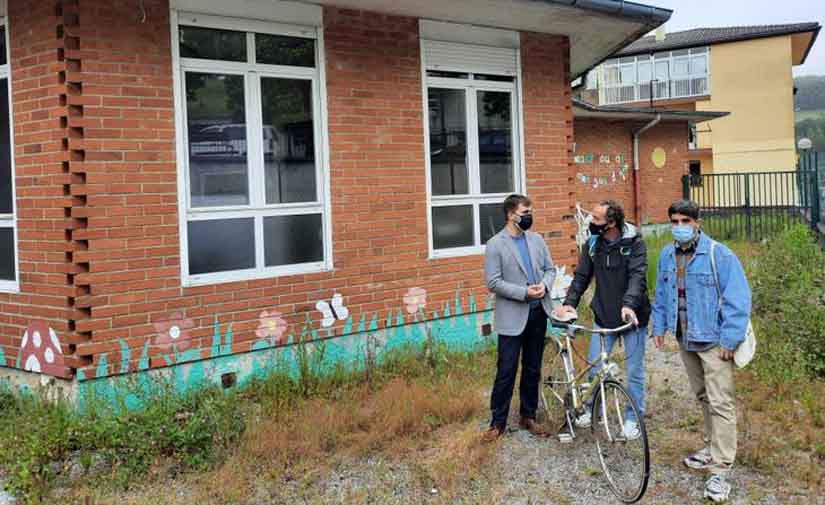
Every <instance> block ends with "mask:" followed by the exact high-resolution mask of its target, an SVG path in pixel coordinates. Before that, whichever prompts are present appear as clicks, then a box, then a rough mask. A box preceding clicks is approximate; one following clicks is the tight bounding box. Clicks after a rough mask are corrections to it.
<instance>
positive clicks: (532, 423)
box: [518, 417, 549, 437]
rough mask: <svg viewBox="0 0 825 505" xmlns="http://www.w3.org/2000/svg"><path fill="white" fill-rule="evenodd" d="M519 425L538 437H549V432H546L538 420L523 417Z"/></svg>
mask: <svg viewBox="0 0 825 505" xmlns="http://www.w3.org/2000/svg"><path fill="white" fill-rule="evenodd" d="M518 425H519V427H520V428H521V429H523V430H527V431H529V432H530V433H532V434H533V435H535V436H537V437H547V436H549V434H548V433H547V430H545V429H544V427H543V426H542V425H540V424H539V423H537V422H536V420H535V419H533V418H531V417H522V418H521V420H520V421H519V423H518Z"/></svg>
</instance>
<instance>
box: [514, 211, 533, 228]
mask: <svg viewBox="0 0 825 505" xmlns="http://www.w3.org/2000/svg"><path fill="white" fill-rule="evenodd" d="M516 224H517V225H518V227H519V228H521V229H522V230H523V231H527V230H529V229H530V227H531V226H533V214H525V215H523V216H521V217H520V218H519V222H518V223H516Z"/></svg>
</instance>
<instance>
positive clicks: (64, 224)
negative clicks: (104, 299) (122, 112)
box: [0, 1, 77, 375]
mask: <svg viewBox="0 0 825 505" xmlns="http://www.w3.org/2000/svg"><path fill="white" fill-rule="evenodd" d="M63 14H64V13H63V12H62V11H61V9H60V8H59V7H58V2H56V1H43V2H23V1H10V2H9V5H8V19H9V23H8V26H7V30H9V38H10V48H9V49H10V53H11V59H10V61H11V79H10V80H11V92H12V101H13V110H12V113H13V133H14V146H13V156H14V159H15V175H16V176H15V183H16V199H17V244H18V258H19V279H20V293H19V294H8V293H0V346H1V347H0V350H2V351H3V354H4V355H5V358H6V362H5V363H0V364H5V365H9V366H15V364H16V362H17V360H18V358H19V357H20V345H21V340H22V337H23V334H24V332H25V331H26V328H27V327H28V326H29V324H31V323H34V322H38V323H44V324H46V325H47V326H48V327H50V328H52V329H53V330H54V331H55V332H56V333H57V334H58V335H59V338H60V339H61V341H62V342H63V344H64V346H63V350H64V352H67V353H68V352H70V351H71V349H70V348H69V347H68V346H66V345H65V344H67V343H68V341H69V340H70V333H71V332H70V323H69V321H70V319H71V318H72V313H71V310H70V305H71V304H72V300H73V298H74V294H75V291H74V288H73V287H72V281H71V268H70V261H71V248H70V242H69V240H68V238H69V237H70V234H71V229H72V228H73V226H74V223H73V222H72V220H71V219H70V218H69V208H70V207H71V204H72V197H71V196H70V186H69V184H70V183H71V176H70V175H69V171H68V166H67V164H66V161H67V160H68V146H67V145H66V143H65V139H66V138H67V137H68V130H67V128H66V116H67V110H68V108H67V106H66V103H65V94H66V86H65V85H64V83H63V77H65V71H66V61H65V57H64V51H63V48H64V46H65V34H64V30H63V26H64V15H63ZM3 99H5V98H3ZM42 337H43V338H47V335H42ZM24 359H25V358H24ZM22 364H23V363H21V365H22ZM70 364H77V363H75V362H72V363H70ZM64 372H65V373H66V374H67V373H68V370H64ZM61 375H62V373H61Z"/></svg>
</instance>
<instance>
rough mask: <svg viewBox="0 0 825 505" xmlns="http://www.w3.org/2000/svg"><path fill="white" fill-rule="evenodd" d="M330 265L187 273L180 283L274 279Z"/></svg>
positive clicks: (188, 284)
mask: <svg viewBox="0 0 825 505" xmlns="http://www.w3.org/2000/svg"><path fill="white" fill-rule="evenodd" d="M331 271H332V265H327V264H326V263H304V264H300V265H289V266H285V267H277V268H268V269H266V270H263V271H260V270H234V271H231V272H220V273H214V274H200V275H189V276H184V277H183V282H182V283H181V284H182V285H183V287H185V288H189V287H197V286H209V285H213V284H226V283H230V282H243V281H256V280H261V279H274V278H276V277H287V276H290V275H303V274H316V273H322V272H331Z"/></svg>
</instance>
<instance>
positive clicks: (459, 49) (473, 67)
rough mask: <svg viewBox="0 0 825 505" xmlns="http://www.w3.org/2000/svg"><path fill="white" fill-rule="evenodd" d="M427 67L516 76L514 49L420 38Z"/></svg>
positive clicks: (448, 70) (516, 53)
mask: <svg viewBox="0 0 825 505" xmlns="http://www.w3.org/2000/svg"><path fill="white" fill-rule="evenodd" d="M422 45H423V48H424V65H425V66H426V68H427V70H441V71H445V72H469V73H474V74H493V75H509V76H514V77H515V76H516V75H517V74H518V65H517V58H518V50H516V49H512V48H506V47H490V46H480V45H474V44H461V43H457V42H441V41H436V40H424V41H423V43H422Z"/></svg>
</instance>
